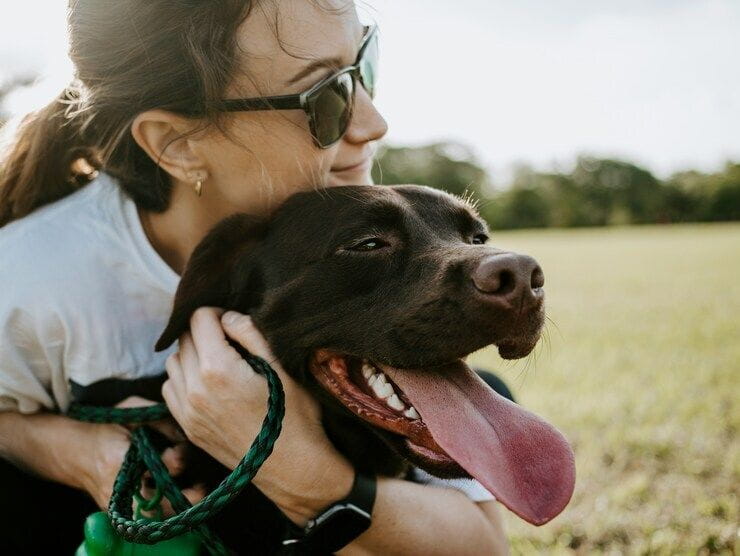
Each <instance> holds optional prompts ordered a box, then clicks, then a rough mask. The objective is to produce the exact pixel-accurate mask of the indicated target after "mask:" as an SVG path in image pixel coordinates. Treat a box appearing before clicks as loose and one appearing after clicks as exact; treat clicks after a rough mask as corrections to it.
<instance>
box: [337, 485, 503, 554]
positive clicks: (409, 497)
mask: <svg viewBox="0 0 740 556" xmlns="http://www.w3.org/2000/svg"><path fill="white" fill-rule="evenodd" d="M493 504H495V502H488V503H486V505H487V506H493ZM372 519H373V522H372V525H371V527H370V529H368V530H367V531H366V532H365V533H363V534H362V535H360V536H359V537H358V538H357V539H356V540H355V541H354V542H352V543H350V544H349V545H348V546H347V547H345V548H344V549H343V550H341V551H339V553H338V554H341V555H343V556H355V555H364V554H389V555H390V554H403V555H408V554H425V555H429V554H456V555H457V554H491V555H502V554H508V542H507V540H506V537H505V535H504V531H503V527H502V525H501V521H500V519H499V515H498V511H497V510H496V509H495V508H494V507H487V508H486V511H483V510H482V509H481V507H479V505H478V504H476V503H475V502H473V501H471V500H470V499H469V498H467V497H466V496H465V495H464V494H462V493H461V492H459V491H456V490H452V489H446V488H436V487H431V486H425V485H420V484H416V483H412V482H409V481H402V480H398V479H388V478H379V479H378V492H377V498H376V501H375V507H374V509H373V518H372Z"/></svg>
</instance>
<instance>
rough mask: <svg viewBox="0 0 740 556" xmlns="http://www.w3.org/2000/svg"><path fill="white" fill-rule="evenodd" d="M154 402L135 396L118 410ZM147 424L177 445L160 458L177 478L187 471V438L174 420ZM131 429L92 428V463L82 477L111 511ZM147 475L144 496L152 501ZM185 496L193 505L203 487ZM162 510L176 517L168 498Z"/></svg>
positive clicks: (87, 456) (199, 497)
mask: <svg viewBox="0 0 740 556" xmlns="http://www.w3.org/2000/svg"><path fill="white" fill-rule="evenodd" d="M154 403H155V402H153V401H151V400H146V399H144V398H139V397H136V396H132V397H129V398H127V399H125V400H124V401H122V402H121V403H119V404H117V405H116V407H143V406H147V405H153V404H154ZM148 425H149V426H151V427H152V428H155V429H156V430H158V431H159V432H161V433H162V434H164V435H165V436H166V437H167V438H168V439H169V440H170V441H171V442H173V443H174V445H173V446H171V447H168V448H166V449H165V450H164V452H162V454H161V457H162V461H163V463H164V464H165V466H166V467H167V470H168V471H169V473H170V475H172V476H173V477H176V476H177V475H178V474H179V473H181V472H182V471H183V469H184V453H185V443H184V442H185V438H184V437H183V435H182V433H181V432H180V431H179V430H178V428H177V426H176V425H175V423H174V422H172V420H171V419H170V420H162V421H157V422H155V423H148ZM132 428H133V426H132V427H130V428H127V427H124V426H121V425H114V424H99V425H94V426H93V427H92V428H91V429H90V440H91V441H90V443H89V446H90V447H91V449H92V454H86V456H85V457H86V458H87V459H88V461H89V462H90V464H89V466H88V467H87V470H86V471H87V472H86V473H85V474H84V476H83V478H82V485H83V488H84V489H85V490H86V491H87V492H88V493H89V494H90V496H92V498H93V500H95V503H96V504H97V505H98V507H100V508H101V509H103V510H106V509H107V508H108V503H109V502H110V498H111V495H112V494H113V483H114V482H115V480H116V476H117V475H118V472H119V470H120V469H121V464H122V463H123V458H124V456H125V455H126V452H127V451H128V449H129V445H130V444H131V435H130V429H132ZM147 476H148V472H147V475H145V477H144V478H145V480H144V481H143V482H142V488H141V493H142V495H143V496H144V497H145V498H151V497H152V496H153V495H154V489H152V488H150V487H149V486H147V482H148V481H147V480H146V478H147ZM183 494H184V495H185V497H186V498H187V499H188V500H189V501H190V503H191V504H194V503H195V502H197V501H198V500H200V499H201V498H203V496H205V492H204V490H203V489H202V488H201V487H192V488H188V489H185V490H183ZM162 510H163V513H164V515H165V516H169V515H173V514H174V511H173V509H172V506H170V504H169V502H168V501H167V500H166V499H163V500H162Z"/></svg>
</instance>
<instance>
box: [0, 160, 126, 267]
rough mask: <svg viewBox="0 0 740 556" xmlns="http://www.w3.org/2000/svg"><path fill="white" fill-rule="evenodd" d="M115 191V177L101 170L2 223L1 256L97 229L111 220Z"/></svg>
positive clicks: (27, 251) (40, 246)
mask: <svg viewBox="0 0 740 556" xmlns="http://www.w3.org/2000/svg"><path fill="white" fill-rule="evenodd" d="M115 194H116V186H115V183H114V182H113V181H112V178H110V176H108V175H107V174H105V173H100V174H99V175H98V176H97V177H96V178H95V179H94V180H93V181H91V182H90V183H89V184H87V185H85V186H84V187H82V188H80V189H79V190H77V191H75V192H74V193H72V194H71V195H68V196H67V197H64V198H62V199H60V200H58V201H55V202H53V203H50V204H48V205H45V206H43V207H41V208H39V209H37V210H35V211H34V212H32V213H31V214H29V215H27V216H25V217H23V218H20V219H18V220H15V221H13V222H11V223H10V224H7V225H5V226H3V227H2V228H0V257H2V259H5V258H6V257H8V256H12V255H13V253H16V252H20V253H21V254H23V255H29V254H32V253H33V251H31V250H32V249H33V250H35V249H39V248H40V249H43V248H44V247H46V246H49V245H54V246H58V245H60V244H62V245H63V244H66V242H67V241H68V240H71V239H73V238H74V237H75V236H78V235H81V234H82V235H89V234H91V233H93V232H95V231H96V229H99V225H100V224H105V223H108V222H110V220H111V218H110V217H111V209H112V208H114V206H113V205H114V203H115V201H116V195H115ZM95 224H98V226H95ZM91 225H92V227H91Z"/></svg>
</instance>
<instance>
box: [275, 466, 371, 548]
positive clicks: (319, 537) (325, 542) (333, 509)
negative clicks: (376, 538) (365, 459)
mask: <svg viewBox="0 0 740 556" xmlns="http://www.w3.org/2000/svg"><path fill="white" fill-rule="evenodd" d="M376 490H377V480H376V478H375V476H374V475H364V474H362V473H359V472H357V473H355V479H354V481H353V483H352V489H351V490H350V492H349V494H348V495H347V496H346V497H344V498H343V499H342V500H339V501H338V502H335V503H334V504H332V505H331V506H329V507H328V508H326V509H325V510H323V511H322V512H321V513H320V514H319V515H318V516H316V517H315V518H314V519H312V520H310V521H309V522H308V524H307V525H306V527H305V528H303V529H301V528H300V527H298V526H297V525H295V524H294V523H292V522H290V521H289V522H288V527H287V530H286V534H285V536H284V540H283V552H282V554H296V555H298V554H301V555H303V554H311V555H317V556H318V555H324V554H332V553H334V552H336V551H337V550H339V549H341V548H342V547H344V546H347V545H348V544H349V543H350V542H352V541H353V540H354V539H356V538H357V537H359V536H360V535H361V534H362V533H363V532H364V531H366V530H367V529H368V528H369V527H370V523H371V515H372V511H373V506H374V504H375V494H376Z"/></svg>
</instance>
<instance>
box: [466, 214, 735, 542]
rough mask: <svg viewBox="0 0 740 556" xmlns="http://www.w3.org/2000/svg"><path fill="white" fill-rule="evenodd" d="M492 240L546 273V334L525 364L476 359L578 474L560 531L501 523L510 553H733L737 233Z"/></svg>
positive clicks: (488, 356)
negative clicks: (553, 439)
mask: <svg viewBox="0 0 740 556" xmlns="http://www.w3.org/2000/svg"><path fill="white" fill-rule="evenodd" d="M491 243H492V244H494V245H497V246H504V247H507V248H512V249H515V250H517V251H521V252H525V253H529V254H531V255H534V256H535V257H536V258H537V259H538V260H539V261H540V263H541V264H542V266H543V268H544V270H545V276H546V290H547V296H548V302H547V304H548V311H549V316H550V318H551V319H552V321H553V322H551V323H549V324H548V326H547V331H546V337H544V338H543V340H542V341H541V343H540V344H539V346H538V347H537V349H536V350H535V352H534V353H533V354H532V355H530V356H529V358H527V359H525V360H521V361H518V362H514V363H510V362H505V361H502V360H501V359H499V358H498V355H497V354H496V352H495V350H487V351H482V352H479V353H477V354H475V355H474V356H473V357H472V361H474V362H476V363H480V364H484V365H486V366H488V367H489V368H494V369H496V370H497V371H498V372H500V374H501V376H502V377H504V379H505V380H506V381H507V382H508V383H509V384H510V385H511V386H512V388H513V390H514V392H515V395H517V396H518V398H519V400H518V401H520V403H522V404H524V405H525V406H527V407H528V408H530V409H532V410H533V411H534V412H536V413H538V414H539V415H541V416H543V417H544V418H545V419H547V420H548V421H549V422H551V423H553V424H554V425H556V426H557V427H558V428H559V429H560V430H561V431H563V433H564V434H565V435H566V437H568V439H569V440H570V442H571V443H572V445H573V447H574V450H575V453H576V466H577V483H576V491H575V494H574V496H573V499H572V501H571V503H570V505H569V506H568V508H567V509H566V510H565V511H564V512H563V513H562V514H561V515H560V516H558V517H557V518H556V519H555V520H553V522H551V523H549V524H547V525H545V526H543V527H540V528H537V527H533V526H530V525H528V524H526V523H524V522H522V521H520V520H518V519H517V518H516V517H515V516H513V514H508V516H507V527H508V531H509V534H510V539H511V543H512V549H513V552H514V553H515V554H536V553H545V554H572V553H577V554H593V553H604V554H697V553H698V554H714V553H720V554H734V551H735V549H736V543H737V541H738V534H739V529H738V523H739V521H738V520H739V517H738V506H739V505H740V441H738V429H739V427H740V405H739V404H738V399H740V225H734V224H733V225H696V226H693V225H692V226H670V227H631V228H610V229H598V230H594V229H588V230H573V231H571V230H569V231H536V232H534V231H533V232H508V233H495V234H493V239H492V241H491ZM548 340H549V341H548ZM507 513H508V512H507Z"/></svg>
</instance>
